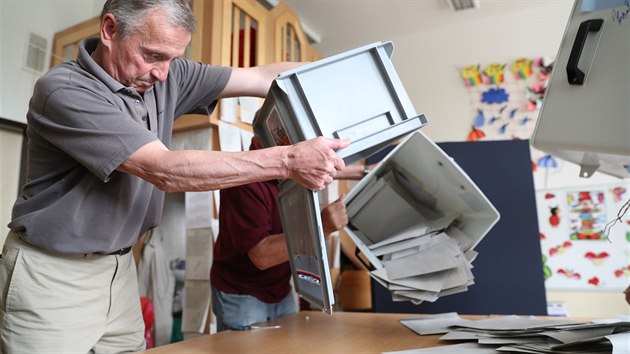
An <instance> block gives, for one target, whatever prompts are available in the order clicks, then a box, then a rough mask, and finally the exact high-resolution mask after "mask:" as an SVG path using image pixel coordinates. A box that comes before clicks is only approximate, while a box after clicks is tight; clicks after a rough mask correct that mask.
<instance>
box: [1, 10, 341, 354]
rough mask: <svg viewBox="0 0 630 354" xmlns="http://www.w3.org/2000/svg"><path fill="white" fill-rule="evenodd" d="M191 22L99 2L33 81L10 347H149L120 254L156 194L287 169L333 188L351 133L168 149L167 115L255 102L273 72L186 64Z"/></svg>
mask: <svg viewBox="0 0 630 354" xmlns="http://www.w3.org/2000/svg"><path fill="white" fill-rule="evenodd" d="M194 26H195V19H194V17H193V14H192V10H191V5H190V2H189V1H185V0H142V1H141V0H108V1H106V3H105V4H104V7H103V11H102V13H101V25H100V38H98V39H93V40H86V41H84V42H83V43H82V44H81V47H80V50H79V54H78V58H77V60H74V61H70V62H67V63H64V64H61V65H59V66H56V67H54V68H52V69H51V70H50V71H49V72H48V73H46V74H45V75H44V76H42V77H41V78H40V79H39V80H38V82H37V83H36V85H35V89H34V93H33V97H32V99H31V101H30V105H29V111H28V114H27V120H28V129H27V130H28V132H27V134H28V139H29V149H28V176H27V177H28V182H27V183H26V184H25V186H24V188H23V191H22V193H21V194H20V196H19V197H18V199H17V201H16V202H15V205H14V207H13V215H12V220H11V222H10V224H9V228H10V232H9V235H8V236H7V241H6V243H5V246H4V250H3V252H2V259H1V262H0V285H1V286H2V292H1V293H0V297H1V298H0V305H1V307H0V348H1V349H2V351H4V352H6V353H18V352H19V353H41V352H55V353H70V352H82V353H85V352H96V353H99V352H107V353H114V352H129V351H137V350H142V349H143V348H145V343H144V328H143V321H142V314H141V311H140V299H139V296H138V285H137V279H136V272H135V267H134V262H133V259H132V255H131V253H129V250H130V248H131V246H133V244H134V243H135V242H136V240H137V238H138V236H139V235H140V234H142V233H143V232H145V231H146V230H149V229H150V228H152V227H155V226H156V225H157V224H158V222H159V220H160V217H161V213H162V206H163V200H164V192H165V191H167V192H175V191H204V190H214V189H221V188H228V187H232V186H236V185H240V184H245V183H251V182H256V181H265V180H270V179H283V178H291V179H294V180H296V181H297V182H298V183H300V184H302V185H304V186H305V187H307V188H311V189H321V188H323V187H324V186H325V185H326V184H328V183H330V182H331V181H332V179H333V177H335V175H336V171H337V170H341V169H342V168H343V167H344V164H343V160H342V159H340V158H339V157H338V156H337V155H336V154H335V152H334V150H335V149H339V148H343V147H345V146H347V145H348V144H349V141H340V140H334V139H326V138H321V137H320V138H317V139H313V140H311V141H307V142H303V143H300V144H296V145H293V146H283V147H274V148H269V149H261V150H256V151H249V152H242V153H226V152H214V151H169V149H168V145H169V142H170V140H171V130H172V126H173V121H174V120H175V119H176V118H177V117H179V116H181V115H183V114H187V113H192V112H204V113H208V112H209V111H211V110H212V109H213V108H214V106H215V104H216V100H217V99H219V98H223V97H230V96H259V97H264V96H265V95H266V93H267V91H268V89H269V86H270V84H271V82H272V81H273V79H274V78H275V77H276V76H277V75H278V73H279V72H282V71H285V70H288V69H291V68H293V67H295V66H296V65H298V64H295V63H278V64H270V65H266V66H260V67H255V68H249V69H240V68H223V67H212V66H208V65H204V64H200V63H196V62H192V61H188V60H184V59H181V56H182V55H183V54H184V51H185V49H186V47H187V45H188V43H189V42H190V39H191V33H192V32H193V30H194Z"/></svg>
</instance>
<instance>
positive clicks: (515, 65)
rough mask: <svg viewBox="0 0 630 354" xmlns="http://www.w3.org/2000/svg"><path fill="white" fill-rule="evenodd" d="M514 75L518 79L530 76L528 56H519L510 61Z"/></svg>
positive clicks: (530, 63) (530, 64)
mask: <svg viewBox="0 0 630 354" xmlns="http://www.w3.org/2000/svg"><path fill="white" fill-rule="evenodd" d="M510 69H511V70H512V73H513V74H514V77H515V78H516V79H518V80H527V79H529V77H530V76H532V73H533V70H532V60H531V59H529V58H519V59H516V60H514V61H513V62H512V65H511V66H510Z"/></svg>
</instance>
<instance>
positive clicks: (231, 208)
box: [210, 180, 291, 303]
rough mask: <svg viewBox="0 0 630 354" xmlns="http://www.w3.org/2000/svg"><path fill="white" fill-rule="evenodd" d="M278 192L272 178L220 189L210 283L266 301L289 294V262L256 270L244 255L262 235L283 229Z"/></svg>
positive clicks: (225, 289)
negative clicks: (216, 236) (217, 223)
mask: <svg viewBox="0 0 630 354" xmlns="http://www.w3.org/2000/svg"><path fill="white" fill-rule="evenodd" d="M278 192H279V191H278V182H277V181H275V180H274V181H267V182H258V183H251V184H247V185H244V186H239V187H234V188H229V189H224V190H221V207H220V209H219V237H218V238H217V241H216V242H215V244H214V257H213V262H212V270H211V275H210V276H211V282H212V286H214V287H215V288H217V289H219V290H221V291H223V292H226V293H231V294H248V295H252V296H255V297H256V298H257V299H259V300H260V301H263V302H267V303H276V302H280V301H281V300H282V299H283V298H284V297H285V296H287V295H288V294H289V292H290V291H291V285H290V283H289V279H290V277H291V267H290V266H289V262H284V263H282V264H278V265H276V266H274V267H271V268H268V269H266V270H259V269H258V268H256V266H255V265H254V264H253V263H252V262H251V261H250V260H249V257H248V256H247V252H249V250H250V249H251V248H252V247H254V246H256V245H257V244H258V242H260V241H261V240H262V239H263V238H265V237H267V236H269V235H274V234H280V233H283V230H282V223H281V221H280V210H279V208H278Z"/></svg>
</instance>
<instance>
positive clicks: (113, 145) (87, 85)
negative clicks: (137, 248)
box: [9, 39, 231, 253]
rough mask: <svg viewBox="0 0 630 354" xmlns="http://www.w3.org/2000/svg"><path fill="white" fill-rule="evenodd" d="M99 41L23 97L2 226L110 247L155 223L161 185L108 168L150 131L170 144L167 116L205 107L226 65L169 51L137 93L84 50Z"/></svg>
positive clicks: (62, 247) (34, 236)
mask: <svg viewBox="0 0 630 354" xmlns="http://www.w3.org/2000/svg"><path fill="white" fill-rule="evenodd" d="M97 43H98V40H96V39H92V40H87V41H85V42H83V43H82V44H81V47H80V49H79V55H78V58H77V60H76V61H71V62H67V63H64V64H61V65H58V66H56V67H54V68H52V69H51V70H49V71H48V72H47V73H46V74H45V75H44V76H42V77H41V78H40V79H39V80H38V81H37V83H36V84H35V89H34V93H33V97H32V98H31V101H30V104H29V111H28V113H27V121H28V127H27V135H28V162H27V163H28V172H27V183H26V184H25V186H24V188H23V190H22V193H21V194H20V196H19V197H18V199H17V201H16V202H15V205H14V206H13V213H12V221H11V222H10V223H9V228H10V229H12V230H14V231H16V232H18V233H20V234H21V235H22V238H23V239H24V240H25V241H26V242H28V243H30V244H32V245H35V246H37V247H40V248H43V249H46V250H51V251H58V252H63V253H91V252H112V251H115V250H118V249H121V248H124V247H129V246H131V245H133V244H134V243H135V242H136V240H137V238H138V236H139V235H140V234H141V233H142V232H144V231H146V230H148V229H150V228H152V227H155V226H156V225H157V224H158V222H159V221H160V218H161V216H162V207H163V202H164V192H162V191H160V190H158V189H157V188H155V187H154V186H153V185H152V184H150V183H148V182H146V181H144V180H142V179H140V178H138V177H135V176H133V175H129V174H125V173H121V172H117V171H116V168H117V167H118V166H119V165H120V164H121V163H122V162H123V161H125V160H126V159H127V158H129V156H130V155H131V154H132V153H134V152H135V151H136V150H138V149H139V148H140V147H142V146H144V145H146V144H147V143H150V142H152V141H154V140H157V139H159V140H161V141H162V142H164V144H165V145H166V146H169V143H170V141H171V135H172V128H173V121H174V120H175V118H177V117H179V116H181V115H183V114H187V113H204V114H205V113H209V112H211V111H212V109H213V108H214V106H215V105H216V99H217V96H218V95H219V94H220V93H221V91H222V90H223V89H224V88H225V85H226V84H227V81H228V79H229V77H230V73H231V69H230V68H222V67H213V66H208V65H204V64H200V63H196V62H192V61H188V60H183V59H177V60H174V61H173V62H172V63H171V66H170V71H169V75H168V78H167V80H166V81H165V82H160V83H156V84H155V85H154V86H153V87H152V88H151V89H149V90H147V91H146V92H145V93H144V95H143V96H141V95H139V94H138V93H137V92H136V91H135V90H134V89H133V88H130V87H125V86H123V85H122V84H121V83H119V82H118V81H116V80H114V79H113V78H112V77H111V76H109V75H108V74H107V73H106V72H105V71H104V70H103V69H102V68H101V67H100V66H98V65H97V64H96V63H95V62H94V61H93V60H92V58H91V57H90V54H91V52H92V51H94V49H95V48H96V45H97Z"/></svg>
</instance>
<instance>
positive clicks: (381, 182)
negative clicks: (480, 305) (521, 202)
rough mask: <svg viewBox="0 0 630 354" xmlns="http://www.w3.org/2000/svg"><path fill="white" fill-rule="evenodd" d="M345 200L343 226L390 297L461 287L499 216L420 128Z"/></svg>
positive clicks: (425, 295) (423, 296)
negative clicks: (388, 291)
mask: <svg viewBox="0 0 630 354" xmlns="http://www.w3.org/2000/svg"><path fill="white" fill-rule="evenodd" d="M345 201H346V208H347V212H348V218H349V223H348V225H347V227H346V231H347V232H348V234H349V236H350V238H352V240H353V241H354V242H355V244H356V245H357V249H358V251H360V252H361V253H362V254H363V256H364V257H365V258H366V259H367V261H368V264H366V266H367V267H368V268H369V269H370V270H371V272H370V274H371V275H372V277H373V278H375V280H377V281H378V282H379V283H381V284H382V285H383V286H385V287H387V288H388V289H389V290H391V292H392V297H393V300H394V301H397V300H400V301H406V300H409V301H413V302H415V303H419V302H421V301H435V300H437V298H439V297H441V296H444V295H449V294H455V293H458V292H462V291H465V290H467V288H468V286H469V285H472V284H473V283H474V277H473V275H472V271H471V269H472V265H471V263H472V261H473V260H474V259H475V256H476V252H475V251H474V248H475V246H476V245H477V244H478V243H479V242H480V241H481V239H482V238H483V237H484V236H485V235H486V234H487V233H488V232H489V231H490V229H491V228H492V227H493V226H494V224H495V223H496V222H497V221H498V220H499V213H498V211H497V210H496V209H495V207H494V206H493V205H492V204H491V203H490V201H489V200H488V199H487V198H486V196H485V195H484V194H483V192H482V191H481V190H479V188H478V187H477V186H476V185H475V183H474V182H473V181H472V180H470V178H469V177H468V176H467V175H466V173H465V172H464V171H463V170H462V169H461V168H460V167H459V166H458V165H457V163H455V161H453V159H452V158H451V157H450V156H448V155H447V154H446V153H445V152H444V151H443V150H442V149H440V147H438V146H437V145H436V144H435V143H433V142H432V141H431V140H429V139H428V138H427V137H426V136H425V135H424V134H423V133H422V132H420V131H417V132H414V133H412V134H411V135H410V136H409V137H407V138H406V140H405V141H404V142H402V143H401V144H399V145H398V146H397V147H396V148H394V149H393V150H392V151H391V152H390V153H389V154H388V155H387V156H386V157H385V158H384V159H383V160H382V161H381V162H380V163H379V165H378V167H377V168H376V169H374V170H373V171H372V172H370V173H369V174H368V175H367V176H366V177H364V178H363V179H362V180H361V181H360V182H359V183H358V184H357V185H356V186H355V187H354V188H353V189H352V190H351V191H350V193H349V194H348V196H347V197H346V199H345Z"/></svg>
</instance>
